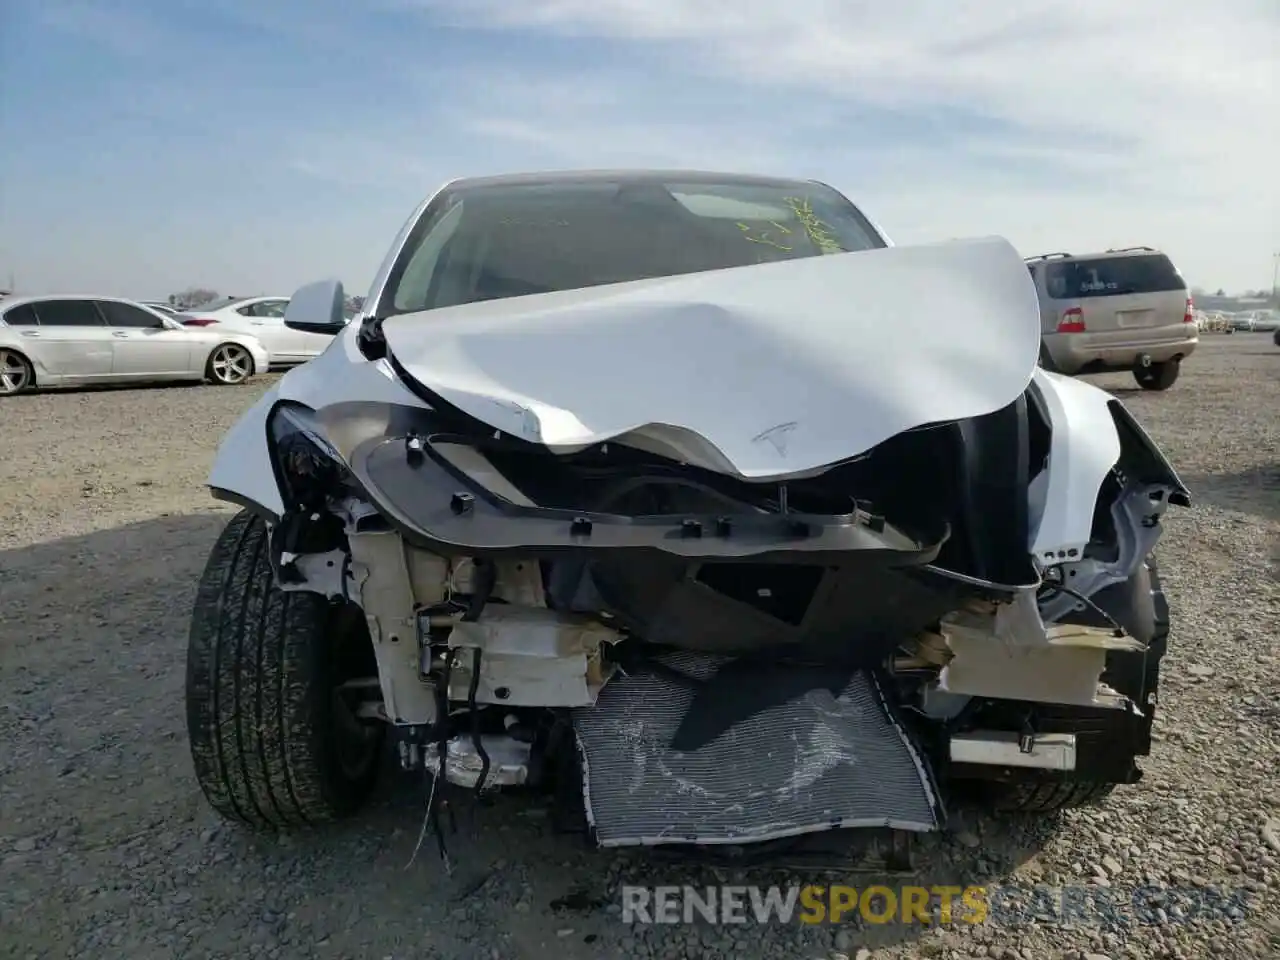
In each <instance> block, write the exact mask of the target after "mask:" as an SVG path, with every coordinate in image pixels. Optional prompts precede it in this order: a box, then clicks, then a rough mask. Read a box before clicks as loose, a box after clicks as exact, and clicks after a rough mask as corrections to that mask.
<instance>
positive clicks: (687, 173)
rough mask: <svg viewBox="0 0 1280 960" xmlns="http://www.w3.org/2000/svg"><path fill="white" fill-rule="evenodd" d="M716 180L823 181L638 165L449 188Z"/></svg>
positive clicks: (765, 183) (477, 180) (466, 182)
mask: <svg viewBox="0 0 1280 960" xmlns="http://www.w3.org/2000/svg"><path fill="white" fill-rule="evenodd" d="M673 180H674V181H678V182H680V183H715V184H731V185H735V186H744V187H747V186H762V187H794V186H802V185H806V184H807V185H811V186H814V185H817V186H826V184H820V183H819V182H818V181H817V180H806V179H803V178H796V177H773V176H765V175H762V174H751V173H728V172H717V171H714V170H674V169H673V170H666V169H660V168H654V169H647V168H643V169H642V168H634V169H617V170H607V169H604V170H546V171H541V172H530V173H504V174H498V175H496V176H490V177H463V178H460V179H458V180H453V181H450V183H449V184H448V185H447V186H446V188H445V189H447V190H449V191H466V190H475V189H479V188H485V187H506V186H543V185H551V184H557V183H568V184H573V183H576V184H582V183H637V184H638V183H653V182H666V181H673Z"/></svg>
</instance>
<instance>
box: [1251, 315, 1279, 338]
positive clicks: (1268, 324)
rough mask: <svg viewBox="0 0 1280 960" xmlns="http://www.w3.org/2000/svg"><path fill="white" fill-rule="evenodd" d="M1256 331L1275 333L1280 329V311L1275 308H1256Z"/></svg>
mask: <svg viewBox="0 0 1280 960" xmlns="http://www.w3.org/2000/svg"><path fill="white" fill-rule="evenodd" d="M1252 329H1253V332H1254V333H1274V332H1275V331H1277V330H1280V313H1278V312H1277V311H1275V310H1256V311H1254V313H1253V327H1252Z"/></svg>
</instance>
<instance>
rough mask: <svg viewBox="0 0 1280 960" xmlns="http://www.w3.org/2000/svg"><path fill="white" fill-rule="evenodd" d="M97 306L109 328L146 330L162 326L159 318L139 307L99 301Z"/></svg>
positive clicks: (116, 301) (111, 301)
mask: <svg viewBox="0 0 1280 960" xmlns="http://www.w3.org/2000/svg"><path fill="white" fill-rule="evenodd" d="M97 304H98V309H99V310H101V311H102V315H103V316H104V317H106V318H107V326H109V327H132V328H134V329H137V328H142V329H144V330H146V329H151V328H153V327H159V326H162V322H161V320H160V318H159V317H157V316H154V315H152V314H150V313H148V312H147V311H146V310H143V309H141V308H140V307H135V306H133V304H130V303H120V302H119V301H118V300H99V301H97Z"/></svg>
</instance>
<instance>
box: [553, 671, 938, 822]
mask: <svg viewBox="0 0 1280 960" xmlns="http://www.w3.org/2000/svg"><path fill="white" fill-rule="evenodd" d="M725 667H726V661H725V660H724V659H723V658H719V657H712V656H707V655H702V654H693V653H678V654H669V655H664V656H663V657H662V658H660V659H659V660H658V661H657V663H656V664H655V665H654V667H653V668H651V669H648V670H642V669H641V668H640V667H636V668H634V669H629V670H628V673H627V675H626V676H623V677H620V678H615V680H614V681H613V682H611V683H610V684H609V685H608V686H607V687H605V689H604V690H603V691H602V692H601V694H600V698H599V699H598V700H597V702H596V705H595V706H594V707H592V708H588V709H579V710H575V711H573V723H574V728H575V730H576V733H577V737H578V741H579V747H580V750H581V757H582V766H583V771H584V778H583V779H584V784H583V791H584V801H585V807H586V813H587V817H588V821H589V823H590V826H591V828H592V830H593V832H594V835H595V839H596V841H597V842H598V843H599V844H600V845H602V846H606V847H616V846H636V845H659V844H688V843H697V844H737V843H755V842H759V841H765V840H773V839H778V838H782V837H788V836H795V835H799V834H804V833H809V832H816V831H823V830H834V829H839V828H843V827H893V828H897V829H901V830H911V831H932V830H936V829H938V828H939V826H940V825H941V822H942V819H943V816H944V812H943V810H942V806H941V803H940V800H939V798H938V794H937V791H936V789H935V787H934V785H933V782H932V780H931V776H930V773H929V771H928V769H927V767H926V765H925V762H924V759H923V756H922V754H921V752H920V751H919V750H918V749H917V747H916V745H915V743H914V742H913V740H912V739H911V737H910V735H909V734H908V732H907V731H906V730H905V729H904V728H903V727H902V726H901V725H900V724H899V723H898V722H897V720H896V719H895V718H894V716H893V714H892V713H891V711H890V709H889V707H888V705H887V703H886V701H885V698H884V696H883V695H882V692H881V688H880V685H879V682H878V681H877V679H876V678H875V676H874V675H873V674H872V673H869V672H866V671H856V672H853V673H850V672H849V671H847V670H843V671H842V670H839V669H834V670H833V669H826V670H820V669H816V668H813V669H811V670H810V671H809V673H808V675H806V673H805V670H804V668H801V667H795V666H787V665H784V664H772V665H755V666H740V668H739V669H734V670H726V668H725ZM721 672H723V673H724V674H725V675H724V676H719V674H720V673H721ZM792 678H795V679H796V680H797V682H796V683H791V682H790V680H791V679H792ZM833 690H834V692H833ZM690 728H693V729H690ZM681 738H685V739H686V740H687V741H688V742H685V743H681V742H680V741H681Z"/></svg>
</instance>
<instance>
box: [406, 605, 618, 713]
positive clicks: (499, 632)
mask: <svg viewBox="0 0 1280 960" xmlns="http://www.w3.org/2000/svg"><path fill="white" fill-rule="evenodd" d="M426 619H428V620H429V617H426ZM419 637H420V639H421V641H422V642H426V643H429V642H430V638H429V636H428V634H427V633H425V632H424V631H423V630H422V629H421V628H420V630H419ZM619 639H620V638H619V635H618V633H617V632H616V631H614V630H610V629H609V628H608V627H605V626H602V625H601V624H599V623H596V622H595V621H593V620H588V619H587V618H585V617H574V616H571V615H565V614H561V613H557V612H556V611H554V610H547V609H545V608H535V607H518V606H514V605H509V604H494V605H493V606H491V607H490V608H489V609H488V610H487V611H486V613H485V615H484V617H483V618H481V619H479V620H477V621H476V622H473V623H468V622H459V623H456V624H454V625H453V627H452V628H451V629H450V631H449V635H448V645H449V647H450V648H451V649H452V650H453V651H454V653H453V656H454V658H455V659H454V667H453V675H452V678H451V680H450V685H449V699H450V700H467V699H468V692H469V689H470V687H471V684H472V682H473V681H475V682H476V683H475V694H474V695H475V700H476V702H478V703H486V704H502V705H504V706H508V707H582V706H589V705H591V704H592V703H595V701H596V697H597V696H598V695H599V693H600V690H601V688H602V687H603V686H604V685H605V683H606V682H607V681H608V680H609V678H610V676H612V667H611V666H610V665H608V664H606V663H605V662H604V661H603V660H602V657H601V651H602V648H603V647H604V646H605V645H608V644H613V643H616V642H617V641H618V640H619ZM474 650H481V651H483V657H482V659H481V661H480V669H479V671H478V673H477V671H475V669H474V668H473V666H472V651H474Z"/></svg>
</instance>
